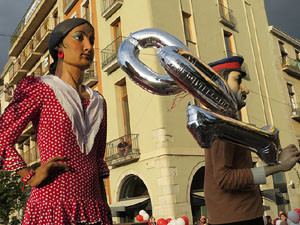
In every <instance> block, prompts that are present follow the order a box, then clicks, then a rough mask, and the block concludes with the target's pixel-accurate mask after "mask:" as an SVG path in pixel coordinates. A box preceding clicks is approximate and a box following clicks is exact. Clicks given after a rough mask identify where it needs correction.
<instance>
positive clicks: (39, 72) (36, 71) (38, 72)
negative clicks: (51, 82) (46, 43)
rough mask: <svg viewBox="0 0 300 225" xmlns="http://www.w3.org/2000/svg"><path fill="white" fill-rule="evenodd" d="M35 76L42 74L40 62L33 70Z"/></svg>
mask: <svg viewBox="0 0 300 225" xmlns="http://www.w3.org/2000/svg"><path fill="white" fill-rule="evenodd" d="M32 75H34V76H36V77H40V76H42V75H43V73H42V64H40V65H38V67H37V68H36V69H35V70H34V71H33V74H32Z"/></svg>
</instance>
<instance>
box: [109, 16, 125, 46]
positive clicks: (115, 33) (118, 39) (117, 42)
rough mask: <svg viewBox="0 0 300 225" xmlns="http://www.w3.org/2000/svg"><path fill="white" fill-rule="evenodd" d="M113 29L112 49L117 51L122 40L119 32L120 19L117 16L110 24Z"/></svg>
mask: <svg viewBox="0 0 300 225" xmlns="http://www.w3.org/2000/svg"><path fill="white" fill-rule="evenodd" d="M111 27H112V30H113V38H114V40H115V41H114V50H115V51H118V49H119V47H120V45H121V42H122V33H121V20H120V18H118V19H117V20H116V21H115V22H113V23H112V24H111Z"/></svg>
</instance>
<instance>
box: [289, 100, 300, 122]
mask: <svg viewBox="0 0 300 225" xmlns="http://www.w3.org/2000/svg"><path fill="white" fill-rule="evenodd" d="M299 105H300V104H299V103H294V104H291V107H292V111H291V118H292V119H294V120H296V121H298V122H300V107H299Z"/></svg>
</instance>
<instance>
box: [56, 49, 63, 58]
mask: <svg viewBox="0 0 300 225" xmlns="http://www.w3.org/2000/svg"><path fill="white" fill-rule="evenodd" d="M57 57H58V58H59V59H63V58H64V52H63V51H62V50H58V53H57Z"/></svg>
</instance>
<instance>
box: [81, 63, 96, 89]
mask: <svg viewBox="0 0 300 225" xmlns="http://www.w3.org/2000/svg"><path fill="white" fill-rule="evenodd" d="M96 72H97V70H96V62H93V64H92V65H91V67H90V68H89V69H87V70H85V71H84V77H83V84H85V85H87V86H89V87H92V86H93V85H95V84H96V83H98V75H97V73H96Z"/></svg>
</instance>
